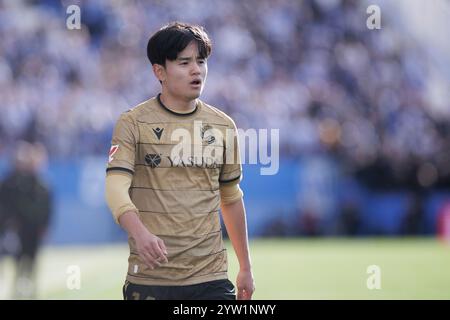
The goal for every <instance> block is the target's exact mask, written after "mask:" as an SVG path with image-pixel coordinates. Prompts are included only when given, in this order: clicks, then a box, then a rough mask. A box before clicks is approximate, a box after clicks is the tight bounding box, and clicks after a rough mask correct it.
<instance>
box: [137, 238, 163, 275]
mask: <svg viewBox="0 0 450 320" xmlns="http://www.w3.org/2000/svg"><path fill="white" fill-rule="evenodd" d="M155 238H156V239H154V240H153V241H149V242H147V244H146V245H145V247H144V248H143V250H142V251H141V253H142V254H141V257H142V259H143V261H144V263H145V264H146V265H147V266H148V267H149V268H150V269H152V270H153V269H155V268H157V267H159V266H161V264H163V263H167V262H169V261H168V260H167V255H168V253H167V249H166V246H165V245H164V242H163V241H162V240H161V239H159V238H157V237H155Z"/></svg>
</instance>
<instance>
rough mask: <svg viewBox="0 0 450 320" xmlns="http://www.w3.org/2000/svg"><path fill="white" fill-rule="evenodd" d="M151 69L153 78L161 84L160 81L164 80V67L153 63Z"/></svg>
mask: <svg viewBox="0 0 450 320" xmlns="http://www.w3.org/2000/svg"><path fill="white" fill-rule="evenodd" d="M152 69H153V73H154V74H155V77H156V78H157V79H158V80H159V81H161V82H162V81H164V80H166V68H164V66H162V65H160V64H157V63H155V64H153V65H152Z"/></svg>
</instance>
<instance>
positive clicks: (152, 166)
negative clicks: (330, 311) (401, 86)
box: [106, 22, 254, 300]
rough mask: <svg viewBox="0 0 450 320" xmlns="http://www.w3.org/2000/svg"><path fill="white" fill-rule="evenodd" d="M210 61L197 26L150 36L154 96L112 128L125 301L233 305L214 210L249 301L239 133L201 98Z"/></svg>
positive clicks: (111, 172)
mask: <svg viewBox="0 0 450 320" xmlns="http://www.w3.org/2000/svg"><path fill="white" fill-rule="evenodd" d="M210 53H211V41H210V39H209V37H208V35H207V34H206V32H205V31H204V29H203V28H202V27H200V26H195V25H189V24H184V23H179V22H175V23H171V24H169V25H167V26H165V27H163V28H162V29H160V30H159V31H157V32H156V33H155V34H154V35H153V36H152V37H151V38H150V40H149V42H148V45H147V56H148V58H149V60H150V62H151V64H152V68H153V73H154V74H155V76H156V77H157V79H158V80H159V82H160V83H161V93H160V94H158V95H157V96H156V97H153V98H151V99H149V100H147V101H145V102H143V103H141V104H139V105H138V106H136V107H135V108H133V109H131V110H129V111H128V112H125V113H123V114H122V115H121V116H120V118H119V120H118V121H117V123H116V126H115V129H114V133H113V137H112V146H111V149H110V154H109V163H108V166H107V169H106V171H107V175H106V200H107V203H108V205H109V207H110V209H111V211H112V213H113V216H114V218H115V220H116V222H117V223H119V224H120V225H121V226H122V227H123V228H124V229H125V230H126V231H127V232H128V235H129V237H128V239H129V246H130V256H129V259H128V262H129V265H128V273H127V277H126V281H125V284H124V287H123V295H124V299H150V300H152V299H180V300H181V299H201V300H207V299H214V300H221V299H226V300H234V299H236V290H235V287H234V285H233V283H232V282H231V281H230V280H228V274H227V267H228V262H227V252H226V249H225V248H224V244H223V240H222V230H221V224H220V217H219V209H220V208H221V209H222V217H223V221H224V223H225V227H226V229H227V232H228V235H229V237H230V240H231V242H232V245H233V248H234V250H235V252H236V255H237V258H238V261H239V265H240V269H239V273H238V276H237V281H236V286H237V299H251V297H252V294H253V291H254V281H253V275H252V269H251V260H250V254H249V246H248V236H247V226H246V217H245V208H244V204H243V200H242V197H243V193H242V191H241V189H240V187H239V182H240V180H241V178H242V166H241V161H240V155H239V147H238V141H237V140H238V139H237V130H236V126H235V124H234V122H233V120H232V119H231V118H230V117H228V116H227V115H226V114H225V113H223V112H222V111H220V110H218V109H216V108H215V107H212V106H210V105H208V104H206V103H205V102H203V101H201V100H200V99H199V97H200V94H201V92H202V90H203V87H204V85H205V82H206V76H207V72H208V67H207V59H208V57H209V55H210ZM230 132H231V133H233V134H232V135H230Z"/></svg>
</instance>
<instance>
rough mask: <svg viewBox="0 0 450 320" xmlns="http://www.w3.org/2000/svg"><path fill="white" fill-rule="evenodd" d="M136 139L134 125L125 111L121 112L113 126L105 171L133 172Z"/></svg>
mask: <svg viewBox="0 0 450 320" xmlns="http://www.w3.org/2000/svg"><path fill="white" fill-rule="evenodd" d="M137 141H138V136H137V129H136V125H135V124H134V123H133V122H132V119H130V117H129V115H128V114H127V113H124V114H122V115H121V116H120V118H119V120H117V123H116V126H115V128H114V132H113V136H112V140H111V148H110V150H109V159H108V165H107V169H106V171H107V172H109V171H112V170H119V171H125V172H129V173H130V174H133V173H134V163H135V156H136V143H137Z"/></svg>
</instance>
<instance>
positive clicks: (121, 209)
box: [105, 173, 167, 269]
mask: <svg viewBox="0 0 450 320" xmlns="http://www.w3.org/2000/svg"><path fill="white" fill-rule="evenodd" d="M131 180H132V176H131V175H128V174H122V173H108V175H107V176H106V194H105V196H106V202H107V203H108V206H109V207H110V209H111V211H112V213H113V216H114V218H115V220H116V222H117V223H119V224H120V226H121V227H122V228H124V229H125V230H126V231H127V232H128V235H129V236H130V237H131V238H133V239H134V240H135V242H136V250H137V252H138V254H139V256H140V257H141V258H142V260H143V262H144V263H145V264H147V265H148V266H149V268H150V269H154V268H155V267H158V266H160V265H161V263H165V262H167V257H166V256H167V249H166V246H165V245H164V242H163V241H162V239H160V238H158V237H157V236H155V235H154V234H152V233H151V232H150V231H148V230H147V228H146V227H145V226H144V224H143V223H142V222H141V219H139V216H138V215H137V212H138V210H137V208H136V207H135V206H134V204H133V203H132V201H131V199H130V196H129V194H128V189H129V188H130V185H131Z"/></svg>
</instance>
